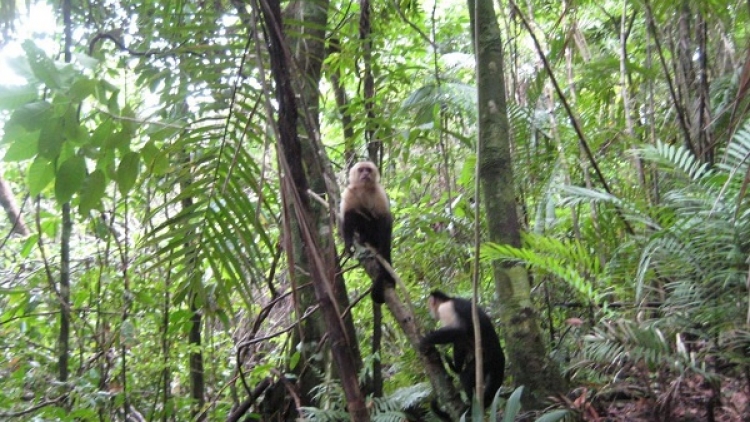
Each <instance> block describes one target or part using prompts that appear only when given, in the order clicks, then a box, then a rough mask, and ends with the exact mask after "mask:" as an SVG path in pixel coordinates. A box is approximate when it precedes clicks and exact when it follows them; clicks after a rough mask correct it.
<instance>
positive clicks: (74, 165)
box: [55, 155, 86, 204]
mask: <svg viewBox="0 0 750 422" xmlns="http://www.w3.org/2000/svg"><path fill="white" fill-rule="evenodd" d="M85 179H86V160H85V159H84V158H83V157H81V156H78V155H76V156H73V157H70V158H69V159H67V160H65V162H64V163H62V164H61V165H60V168H59V169H57V175H56V177H55V198H56V199H57V202H58V203H60V204H64V203H66V202H69V201H70V198H72V197H73V194H74V193H76V192H78V191H79V190H80V189H81V186H82V185H83V181H84V180H85Z"/></svg>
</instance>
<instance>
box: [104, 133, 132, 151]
mask: <svg viewBox="0 0 750 422" xmlns="http://www.w3.org/2000/svg"><path fill="white" fill-rule="evenodd" d="M130 139H131V137H130V134H129V133H128V132H127V131H125V130H120V131H117V132H115V133H113V134H112V135H110V136H109V137H108V138H107V139H106V140H105V141H104V147H105V148H107V149H115V148H116V149H119V150H127V149H128V147H130Z"/></svg>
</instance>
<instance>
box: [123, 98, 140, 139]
mask: <svg viewBox="0 0 750 422" xmlns="http://www.w3.org/2000/svg"><path fill="white" fill-rule="evenodd" d="M121 116H122V117H123V119H122V121H121V122H122V129H123V130H124V131H127V133H128V134H130V135H132V134H134V133H135V131H136V130H137V129H138V123H137V122H136V116H135V112H134V111H133V109H132V108H131V107H130V106H129V105H126V106H125V107H124V108H123V109H122V114H121Z"/></svg>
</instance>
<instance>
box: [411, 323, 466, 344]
mask: <svg viewBox="0 0 750 422" xmlns="http://www.w3.org/2000/svg"><path fill="white" fill-rule="evenodd" d="M465 341H469V338H468V337H466V330H464V329H463V328H461V327H443V328H440V329H437V330H435V331H430V332H429V333H427V335H425V336H424V338H423V339H422V343H421V345H422V347H425V348H426V347H429V346H434V345H436V344H450V343H459V344H461V342H465Z"/></svg>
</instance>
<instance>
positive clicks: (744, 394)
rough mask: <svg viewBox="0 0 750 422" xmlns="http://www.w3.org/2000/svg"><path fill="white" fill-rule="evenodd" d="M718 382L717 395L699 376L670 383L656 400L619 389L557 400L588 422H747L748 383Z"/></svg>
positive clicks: (741, 380) (749, 414) (723, 379)
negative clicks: (614, 391)
mask: <svg viewBox="0 0 750 422" xmlns="http://www.w3.org/2000/svg"><path fill="white" fill-rule="evenodd" d="M661 381H663V380H661ZM719 381H720V382H721V383H720V387H719V389H720V391H721V392H720V393H719V394H715V393H714V390H713V389H712V388H711V384H710V383H709V382H707V381H706V380H705V379H704V378H703V377H702V376H699V375H694V376H691V377H683V378H680V379H676V380H672V382H671V383H669V384H668V385H669V390H668V391H663V392H661V394H659V395H658V396H656V395H654V394H650V395H649V394H643V393H642V390H643V389H642V388H640V389H636V388H627V386H624V387H625V388H623V386H621V387H620V388H619V389H618V392H617V393H609V394H601V395H594V396H593V397H591V396H592V395H591V394H589V393H590V392H588V391H587V390H586V389H584V388H578V389H576V390H574V391H573V392H572V393H571V394H569V396H568V398H566V399H564V400H560V405H561V406H560V407H563V408H568V409H574V410H575V411H576V413H578V414H579V415H580V416H581V420H584V421H592V422H671V421H675V422H677V421H679V422H746V421H750V387H748V380H747V379H745V378H744V377H734V378H730V377H721V379H720V380H719ZM662 385H663V384H662ZM639 390H640V391H641V393H639V392H638V391H639Z"/></svg>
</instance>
